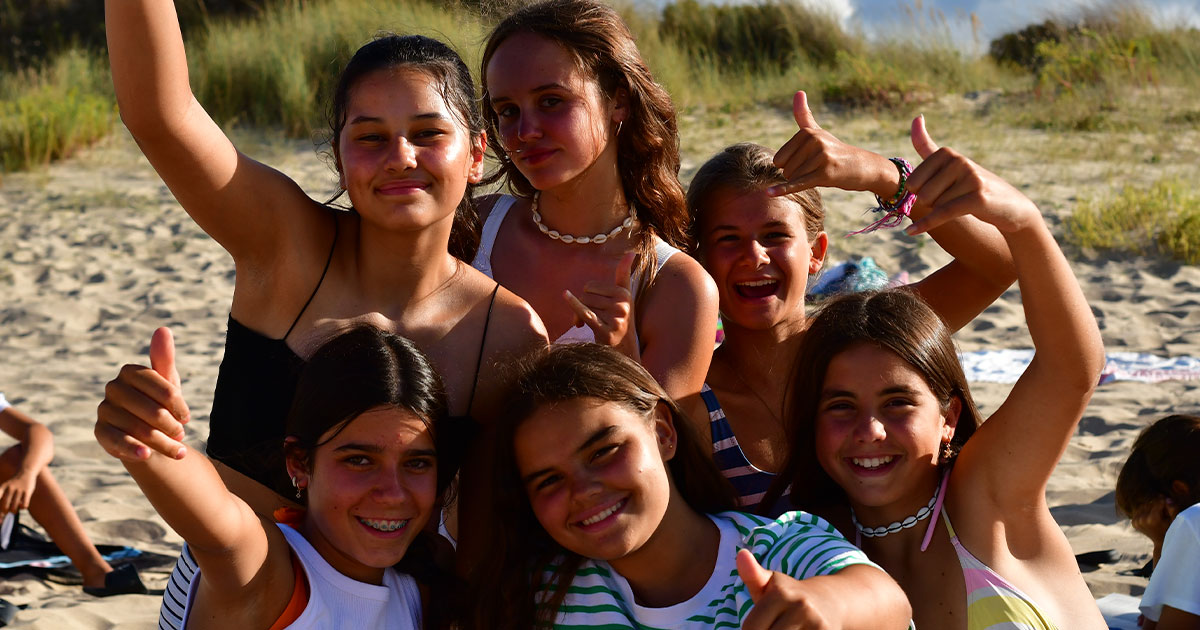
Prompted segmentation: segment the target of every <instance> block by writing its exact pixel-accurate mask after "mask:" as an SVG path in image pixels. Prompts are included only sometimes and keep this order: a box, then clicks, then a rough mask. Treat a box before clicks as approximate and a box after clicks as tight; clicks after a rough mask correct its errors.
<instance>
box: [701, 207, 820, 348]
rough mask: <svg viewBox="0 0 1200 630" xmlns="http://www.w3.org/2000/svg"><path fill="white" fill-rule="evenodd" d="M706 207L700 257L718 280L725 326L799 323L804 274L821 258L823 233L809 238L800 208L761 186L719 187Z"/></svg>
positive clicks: (816, 267) (764, 326)
mask: <svg viewBox="0 0 1200 630" xmlns="http://www.w3.org/2000/svg"><path fill="white" fill-rule="evenodd" d="M705 208H706V211H705V212H704V213H703V215H702V219H701V222H700V234H699V240H700V248H701V255H700V258H701V262H702V264H703V265H704V268H705V269H706V270H707V271H708V273H709V274H710V275H711V276H712V277H713V280H715V281H716V283H717V289H718V291H719V292H720V298H721V302H720V304H721V316H722V317H723V318H724V319H725V322H726V326H740V327H743V328H748V329H754V330H762V329H767V328H772V327H774V326H778V325H780V324H787V323H795V324H797V325H803V322H804V293H805V291H806V289H807V286H808V276H809V275H810V274H813V273H816V272H817V271H818V270H819V269H820V268H821V264H822V262H823V261H824V258H825V248H826V244H827V242H828V239H827V238H826V237H825V233H824V232H822V233H820V234H819V235H817V237H816V238H814V239H813V240H812V242H810V241H809V238H808V234H807V232H806V231H805V226H804V214H803V210H801V208H799V207H798V206H797V205H796V203H795V202H793V201H791V200H789V199H786V198H783V197H768V196H767V195H766V193H765V192H763V191H757V192H740V191H735V190H732V189H730V188H718V189H717V190H716V192H715V194H714V195H713V196H712V199H710V200H708V201H707V203H706V204H705Z"/></svg>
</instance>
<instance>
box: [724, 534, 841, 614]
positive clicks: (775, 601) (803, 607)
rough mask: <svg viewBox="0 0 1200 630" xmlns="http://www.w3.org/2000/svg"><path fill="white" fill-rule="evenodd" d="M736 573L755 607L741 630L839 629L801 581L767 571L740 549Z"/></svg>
mask: <svg viewBox="0 0 1200 630" xmlns="http://www.w3.org/2000/svg"><path fill="white" fill-rule="evenodd" d="M737 570H738V576H739V577H741V578H742V582H743V583H745V585H746V590H747V591H749V593H750V599H752V600H754V608H751V609H750V612H749V613H747V614H746V618H745V619H744V620H743V621H742V630H768V629H770V630H785V629H787V628H802V629H805V630H824V629H832V628H840V627H841V626H840V625H839V624H835V623H834V622H832V621H830V620H829V618H828V615H827V614H826V612H825V611H822V610H819V609H818V608H819V606H820V604H821V602H819V601H818V600H819V598H817V597H812V596H810V594H809V593H808V592H807V589H806V588H805V586H804V583H803V582H802V581H801V580H797V579H795V578H793V577H791V576H788V575H784V574H782V573H778V572H776V571H768V570H766V569H764V568H763V567H762V565H760V564H759V563H758V560H757V559H756V558H755V557H754V554H752V553H750V551H749V550H746V549H742V550H741V551H739V552H738V555H737Z"/></svg>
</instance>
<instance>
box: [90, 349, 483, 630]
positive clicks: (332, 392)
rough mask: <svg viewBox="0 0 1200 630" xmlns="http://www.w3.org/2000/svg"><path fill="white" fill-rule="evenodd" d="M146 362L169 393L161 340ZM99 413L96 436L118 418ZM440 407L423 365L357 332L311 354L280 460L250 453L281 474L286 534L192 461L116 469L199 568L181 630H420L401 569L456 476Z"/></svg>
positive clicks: (414, 596)
mask: <svg viewBox="0 0 1200 630" xmlns="http://www.w3.org/2000/svg"><path fill="white" fill-rule="evenodd" d="M150 360H151V363H152V364H153V365H154V368H153V371H154V372H155V373H156V374H157V375H158V376H160V377H162V378H163V379H164V380H165V381H166V382H167V383H168V387H169V388H171V389H173V390H176V391H175V392H174V393H178V391H177V390H178V387H179V375H178V372H176V370H175V360H174V342H173V341H172V338H171V335H170V331H169V330H167V329H165V328H162V329H159V330H157V331H155V334H154V337H153V339H152V340H151V343H150ZM147 370H151V368H146V367H141V366H132V365H130V366H125V368H123V370H122V372H139V371H147ZM101 407H102V409H104V408H106V407H107V408H108V409H107V411H108V413H106V414H101V420H100V421H99V422H98V423H97V431H100V430H101V429H102V428H103V425H104V420H103V418H104V417H111V416H112V415H113V411H125V412H128V410H119V409H117V410H114V409H113V408H112V407H114V405H113V403H112V402H110V401H108V400H106V401H105V402H104V403H102V405H101ZM446 409H447V407H446V397H445V394H444V392H443V390H442V385H441V381H440V380H439V378H438V376H437V374H436V373H435V372H434V371H433V367H432V366H431V365H430V362H429V360H428V359H427V358H426V357H425V356H424V355H423V354H421V352H420V351H419V350H417V349H416V347H415V346H414V345H413V344H412V343H411V342H409V341H407V340H405V339H403V338H400V337H397V336H396V335H393V334H390V333H387V332H384V331H381V330H379V329H376V328H373V327H368V326H363V327H358V328H354V329H351V330H350V331H348V332H345V333H343V334H341V335H339V336H337V337H335V338H333V339H332V340H330V341H329V342H327V343H326V344H325V345H323V346H322V347H321V348H319V349H318V350H317V351H316V352H315V353H314V354H313V356H312V357H311V359H310V361H309V362H308V364H307V365H306V366H305V368H304V371H303V372H302V374H301V375H300V387H299V389H298V390H297V396H296V399H295V402H294V404H293V405H292V409H291V412H290V413H289V415H288V420H287V428H286V433H287V439H286V440H285V441H281V443H280V444H279V445H278V446H277V447H276V452H277V453H278V452H279V451H280V450H282V454H283V455H284V457H279V456H274V457H273V456H272V455H271V453H263V454H262V455H261V456H262V457H263V459H264V460H267V461H271V462H275V463H276V464H277V465H279V466H281V467H284V468H285V470H286V472H287V475H288V476H290V478H291V482H292V483H293V484H294V487H295V497H296V501H297V502H298V503H301V504H303V505H304V506H305V508H304V509H303V510H290V511H288V510H287V509H284V510H281V514H280V516H282V517H283V518H282V519H281V520H283V521H284V523H286V524H283V523H281V524H276V523H274V522H272V521H271V520H270V519H266V518H263V517H262V516H259V515H258V514H256V513H255V512H254V510H253V509H252V508H251V506H250V505H249V504H247V503H246V502H245V501H243V500H242V499H240V498H239V497H238V496H237V495H236V494H234V493H232V492H231V491H230V490H229V489H228V488H226V486H225V485H224V484H223V483H222V482H221V479H220V477H219V476H218V475H217V471H216V470H215V469H214V468H213V466H212V463H211V462H210V460H209V459H208V458H206V457H204V456H203V455H202V454H200V453H196V452H186V456H184V457H181V458H180V459H175V458H172V457H167V456H164V455H162V454H159V453H154V454H152V455H150V456H149V457H148V458H146V459H128V458H125V459H123V463H124V464H125V467H126V469H127V470H128V471H129V474H130V475H131V476H132V477H133V478H134V480H135V481H137V483H138V485H139V486H140V487H141V488H142V491H143V492H144V493H145V494H146V497H147V498H148V499H149V500H150V502H151V503H152V504H153V505H154V508H155V509H156V510H158V513H159V514H160V515H162V517H163V519H164V520H166V522H167V524H168V525H170V526H171V527H172V528H173V529H174V530H175V531H176V532H178V533H179V535H180V536H182V537H183V539H184V540H185V541H187V544H188V546H189V548H190V550H191V553H192V556H194V558H195V561H196V563H197V564H198V567H199V568H198V570H197V574H196V575H195V576H193V578H192V581H191V585H190V588H189V589H188V591H187V593H186V598H185V599H186V603H185V605H184V611H183V613H182V619H183V623H182V625H181V627H186V628H189V629H191V630H198V629H203V628H221V629H224V628H272V629H275V628H297V629H298V628H332V627H353V628H380V629H382V628H393V629H395V628H411V629H413V630H416V629H417V628H421V627H423V626H422V597H423V596H427V595H428V593H422V590H421V589H420V588H419V587H418V585H417V582H416V580H415V579H414V578H413V577H412V576H411V575H408V574H407V573H406V572H405V571H404V569H405V568H406V564H405V563H406V558H407V552H408V550H409V547H410V545H412V544H413V542H414V540H415V539H416V538H417V537H418V536H420V535H428V534H423V533H422V532H421V530H422V528H423V526H424V524H425V522H426V521H427V520H428V519H429V518H430V516H431V515H432V514H434V513H435V503H436V501H437V498H438V496H439V495H440V494H441V493H442V491H443V490H445V488H446V486H447V485H448V484H449V481H450V479H452V478H453V476H454V472H455V462H456V460H457V459H458V458H457V457H456V456H455V454H454V453H455V452H456V450H457V449H459V448H461V446H460V445H457V444H454V443H453V441H452V440H449V439H447V433H446V430H447V427H446ZM184 448H185V451H188V450H190V449H187V448H186V447H184ZM281 459H284V460H285V461H286V464H285V463H284V462H281ZM394 565H398V566H399V567H400V569H401V571H397V570H395V569H393V568H392V567H393V566H394ZM440 596H441V597H447V596H448V594H446V593H441V594H440Z"/></svg>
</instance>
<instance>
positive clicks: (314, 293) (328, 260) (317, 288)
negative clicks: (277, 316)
mask: <svg viewBox="0 0 1200 630" xmlns="http://www.w3.org/2000/svg"><path fill="white" fill-rule="evenodd" d="M329 216H331V217H333V243H332V244H330V245H329V257H328V258H326V259H325V268H324V269H322V270H321V277H320V279H318V280H317V286H315V287H313V290H312V295H310V296H308V301H307V302H305V303H304V306H303V307H301V308H300V312H299V313H296V319H294V320H292V325H291V326H288V329H287V332H285V333H283V341H287V338H288V335H290V334H292V330H293V329H295V328H296V324H299V323H300V318H301V317H303V316H304V311H306V310H308V305H309V304H312V301H313V298H315V297H317V291H320V290H321V283H322V282H324V281H325V274H327V273H329V263H331V262H333V250H334V248H336V247H337V240H338V219H337V215H336V214H333V211H330V215H329Z"/></svg>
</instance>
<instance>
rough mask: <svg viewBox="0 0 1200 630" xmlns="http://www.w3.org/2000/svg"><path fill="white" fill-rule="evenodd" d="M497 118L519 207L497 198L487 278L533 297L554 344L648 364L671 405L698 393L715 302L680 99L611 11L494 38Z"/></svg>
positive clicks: (540, 15) (489, 110)
mask: <svg viewBox="0 0 1200 630" xmlns="http://www.w3.org/2000/svg"><path fill="white" fill-rule="evenodd" d="M481 77H482V79H481V81H482V83H483V98H484V102H483V115H484V118H485V119H486V120H487V124H488V129H489V131H490V132H491V135H490V136H489V138H488V141H489V143H490V146H491V148H492V150H493V151H494V152H495V154H496V158H497V160H498V161H499V163H500V169H499V171H498V172H497V173H496V174H495V175H494V176H493V178H494V179H498V178H503V179H504V180H505V182H506V183H507V184H508V188H509V190H510V191H511V192H512V193H513V194H514V195H515V197H514V196H508V195H501V196H498V197H493V198H490V199H488V200H486V201H485V202H484V203H483V204H481V205H482V206H484V207H485V208H486V210H485V212H486V213H487V216H486V218H485V220H484V221H483V229H482V238H481V242H480V248H479V252H478V254H477V255H476V257H475V261H474V263H473V264H474V265H475V267H476V268H478V269H480V270H481V271H483V272H485V273H487V274H488V275H489V276H491V277H493V278H495V279H496V280H498V281H499V282H500V284H502V285H503V286H504V287H506V288H508V289H511V290H512V291H513V292H514V293H516V294H517V295H519V296H521V297H522V298H524V299H525V300H526V301H528V302H529V304H530V305H531V306H533V308H534V309H535V310H536V311H537V312H538V314H539V315H540V316H541V318H542V321H544V322H545V323H546V328H547V330H548V331H549V333H550V338H551V339H557V340H558V341H560V342H568V341H597V342H600V343H603V344H605V345H609V346H613V347H615V348H618V349H619V350H621V352H622V353H624V354H625V355H626V356H629V357H631V358H634V359H635V360H638V361H640V362H641V363H642V365H644V366H645V367H646V369H647V370H649V371H650V373H651V374H652V375H653V376H654V378H656V379H657V380H658V382H659V383H662V385H663V387H665V388H666V390H667V392H669V393H670V394H671V395H672V396H674V397H675V398H677V399H685V398H686V397H688V396H694V395H695V394H697V393H698V392H699V391H700V386H701V384H702V382H703V380H704V373H705V371H706V370H707V369H708V362H709V360H710V358H711V355H712V346H713V340H714V338H715V334H716V291H715V290H714V289H713V286H712V281H711V280H710V279H709V278H708V276H707V274H705V273H704V270H703V269H701V268H700V266H699V265H698V264H696V262H695V261H694V260H692V259H691V258H689V257H688V256H686V255H683V254H681V253H679V251H678V250H677V249H675V248H676V247H685V241H686V226H687V216H686V214H685V208H684V197H683V189H682V187H681V186H680V184H679V180H678V172H679V138H678V131H677V129H676V122H675V109H674V106H673V105H672V103H671V99H670V96H669V95H668V94H667V93H666V91H665V90H664V89H663V88H662V86H660V85H659V84H657V83H655V82H654V79H653V77H652V76H651V75H650V71H649V70H648V69H647V67H646V64H645V62H643V61H642V58H641V55H640V53H639V52H638V49H637V46H636V44H635V43H634V40H633V36H632V35H631V34H630V32H629V28H628V27H627V26H626V25H625V23H624V22H623V21H622V20H621V17H620V16H619V15H618V14H617V12H616V11H614V10H613V9H612V8H611V7H608V6H606V5H605V4H603V3H601V2H599V0H546V1H543V2H538V3H535V4H532V5H529V6H526V7H523V8H520V9H518V10H517V11H515V12H514V13H513V14H511V15H509V16H508V17H506V18H505V19H504V20H503V21H501V22H500V23H499V24H498V25H497V26H496V27H495V28H494V29H493V30H492V33H491V36H490V37H489V38H488V41H487V45H486V47H485V49H484V52H483V67H482V70H481Z"/></svg>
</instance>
